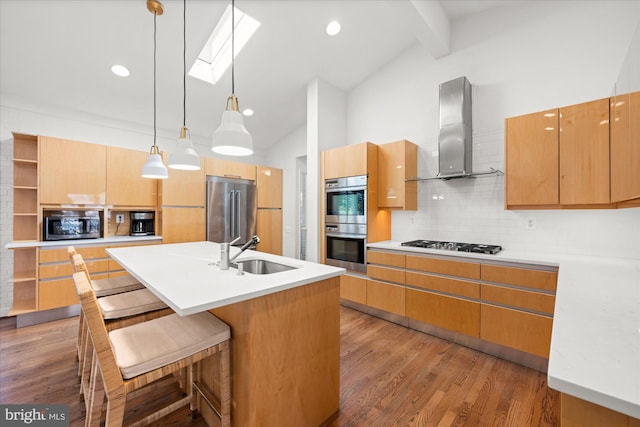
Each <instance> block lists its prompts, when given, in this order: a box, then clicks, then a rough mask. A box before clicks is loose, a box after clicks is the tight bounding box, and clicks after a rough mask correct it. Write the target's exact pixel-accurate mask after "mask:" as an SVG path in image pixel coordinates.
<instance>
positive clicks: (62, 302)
mask: <svg viewBox="0 0 640 427" xmlns="http://www.w3.org/2000/svg"><path fill="white" fill-rule="evenodd" d="M105 277H106V276H105ZM91 278H92V279H94V280H95V279H99V278H101V277H100V276H96V277H93V276H92V277H91ZM79 303H80V300H79V299H78V291H77V290H76V287H75V284H74V283H73V279H71V278H66V279H58V280H47V281H42V280H41V281H40V282H39V284H38V310H49V309H51V308H57V307H65V306H68V305H73V304H79Z"/></svg>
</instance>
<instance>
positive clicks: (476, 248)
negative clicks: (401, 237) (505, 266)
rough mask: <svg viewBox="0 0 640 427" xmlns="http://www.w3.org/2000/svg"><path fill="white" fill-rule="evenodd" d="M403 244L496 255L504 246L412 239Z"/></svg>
mask: <svg viewBox="0 0 640 427" xmlns="http://www.w3.org/2000/svg"><path fill="white" fill-rule="evenodd" d="M401 244H402V246H410V247H414V248H425V249H442V250H446V251H458V252H474V253H481V254H491V255H495V254H497V253H498V252H500V251H501V250H502V246H498V245H484V244H479V243H462V242H441V241H437V240H411V241H409V242H402V243H401Z"/></svg>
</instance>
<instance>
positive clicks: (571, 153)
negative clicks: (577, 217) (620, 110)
mask: <svg viewBox="0 0 640 427" xmlns="http://www.w3.org/2000/svg"><path fill="white" fill-rule="evenodd" d="M609 203H610V197H609V99H608V98H606V99H599V100H597V101H591V102H585V103H582V104H577V105H572V106H569V107H564V108H561V109H560V204H561V205H565V206H566V205H598V204H609Z"/></svg>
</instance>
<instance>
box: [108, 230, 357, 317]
mask: <svg viewBox="0 0 640 427" xmlns="http://www.w3.org/2000/svg"><path fill="white" fill-rule="evenodd" d="M238 250H239V249H238V248H232V249H231V256H233V255H235V253H236V252H237V251H238ZM107 253H108V254H109V255H110V256H112V257H113V258H114V259H115V260H116V261H117V262H118V263H119V264H120V265H122V266H123V267H124V268H126V269H127V271H129V273H131V274H132V275H133V276H135V277H136V278H137V279H138V280H139V281H140V282H141V283H143V284H144V285H145V286H146V287H147V288H148V289H150V290H151V291H152V292H153V293H154V294H155V295H156V296H158V298H160V299H161V300H163V301H164V302H165V303H166V304H167V305H168V306H169V307H171V308H172V309H173V310H174V311H175V312H176V313H178V314H180V315H183V316H186V315H189V314H194V313H198V312H201V311H205V310H209V309H212V308H216V307H222V306H225V305H229V304H233V303H236V302H240V301H245V300H248V299H252V298H256V297H260V296H263V295H268V294H272V293H275V292H279V291H283V290H286V289H292V288H295V287H298V286H302V285H305V284H309V283H313V282H317V281H320V280H324V279H329V278H331V277H336V276H339V275H341V274H342V273H344V271H345V270H344V269H343V268H337V267H331V266H328V265H323V264H317V263H313V262H308V261H301V260H296V259H291V258H285V257H282V256H277V255H271V254H267V253H264V252H257V251H252V250H247V251H245V252H244V253H243V254H242V255H240V256H239V257H238V258H237V259H236V261H240V260H242V259H249V258H252V259H255V258H260V259H266V260H269V261H274V262H278V263H280V264H285V265H289V266H294V267H297V268H295V269H293V270H287V271H283V272H279V273H273V274H263V275H256V274H251V273H247V272H245V273H244V275H242V276H238V275H237V271H236V269H234V268H230V269H229V270H225V271H223V270H220V268H219V267H218V266H216V265H210V264H211V263H215V262H217V261H218V260H219V259H220V245H219V244H217V243H213V242H191V243H174V244H168V245H150V246H134V247H127V248H110V249H107Z"/></svg>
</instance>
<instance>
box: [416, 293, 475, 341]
mask: <svg viewBox="0 0 640 427" xmlns="http://www.w3.org/2000/svg"><path fill="white" fill-rule="evenodd" d="M406 304H407V317H409V318H411V319H415V320H418V321H420V322H424V323H429V324H431V325H435V326H438V327H440V328H444V329H448V330H450V331H455V332H459V333H461V334H464V335H469V336H471V337H476V338H477V337H479V336H480V303H479V302H476V301H470V300H466V299H462V298H455V297H451V296H447V295H441V294H437V293H433V292H427V291H421V290H417V289H411V288H407V302H406Z"/></svg>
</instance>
